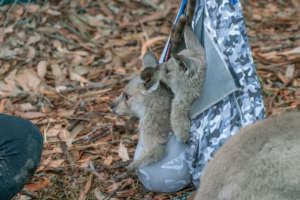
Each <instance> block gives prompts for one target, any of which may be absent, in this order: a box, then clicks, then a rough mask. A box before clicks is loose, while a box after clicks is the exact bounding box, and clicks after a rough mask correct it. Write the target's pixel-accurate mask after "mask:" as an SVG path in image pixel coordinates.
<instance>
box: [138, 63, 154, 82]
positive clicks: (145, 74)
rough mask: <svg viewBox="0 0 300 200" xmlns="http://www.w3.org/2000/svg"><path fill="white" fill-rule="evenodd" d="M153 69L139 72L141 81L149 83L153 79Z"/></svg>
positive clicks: (149, 68)
mask: <svg viewBox="0 0 300 200" xmlns="http://www.w3.org/2000/svg"><path fill="white" fill-rule="evenodd" d="M154 72H155V69H154V68H152V67H147V68H145V69H144V70H143V71H142V72H141V79H142V80H143V81H145V82H148V81H151V80H152V79H153V75H154Z"/></svg>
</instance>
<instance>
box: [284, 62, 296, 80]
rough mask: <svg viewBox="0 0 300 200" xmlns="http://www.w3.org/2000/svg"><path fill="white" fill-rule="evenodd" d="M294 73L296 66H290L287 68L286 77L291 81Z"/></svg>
mask: <svg viewBox="0 0 300 200" xmlns="http://www.w3.org/2000/svg"><path fill="white" fill-rule="evenodd" d="M294 72H295V65H289V66H288V67H287V68H286V71H285V76H286V77H287V78H288V79H291V78H293V77H294Z"/></svg>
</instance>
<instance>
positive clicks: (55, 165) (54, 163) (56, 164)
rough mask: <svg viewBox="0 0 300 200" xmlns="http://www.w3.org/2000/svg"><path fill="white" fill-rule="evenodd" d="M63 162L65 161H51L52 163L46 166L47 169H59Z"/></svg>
mask: <svg viewBox="0 0 300 200" xmlns="http://www.w3.org/2000/svg"><path fill="white" fill-rule="evenodd" d="M63 162H65V159H57V160H52V161H51V162H50V163H49V164H48V167H53V168H57V167H60V166H61V164H63Z"/></svg>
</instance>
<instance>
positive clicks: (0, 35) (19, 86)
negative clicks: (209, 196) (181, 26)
mask: <svg viewBox="0 0 300 200" xmlns="http://www.w3.org/2000/svg"><path fill="white" fill-rule="evenodd" d="M179 5H180V1H177V0H169V1H162V0H147V1H142V0H132V1H128V0H124V1H123V0H122V1H121V0H110V1H109V0H104V1H102V0H99V1H89V0H78V1H71V0H65V1H54V0H53V1H45V2H42V3H39V4H21V5H14V4H13V5H7V6H4V7H0V14H1V15H0V24H1V25H0V45H1V47H0V66H1V67H0V113H7V114H12V115H16V116H20V117H23V118H26V119H29V120H31V121H32V122H34V123H35V124H37V126H38V127H39V128H40V130H41V132H42V134H43V137H44V151H43V155H42V160H41V165H40V167H39V168H38V170H37V171H36V173H35V175H34V176H33V177H32V179H31V180H30V181H29V182H28V184H27V185H26V187H25V188H24V189H23V190H22V192H21V193H20V194H18V196H17V197H15V200H20V199H22V200H25V199H33V198H37V199H79V200H84V199H97V200H100V199H101V200H104V199H106V200H108V199H171V198H172V197H178V196H181V195H182V194H185V193H188V192H189V191H192V190H194V188H192V187H189V188H186V189H185V190H183V191H180V192H177V193H175V194H155V193H152V192H148V191H146V190H145V189H144V188H143V186H142V185H141V183H140V182H139V181H138V179H137V177H135V176H129V175H128V174H127V173H126V169H125V167H126V166H127V165H128V163H129V162H130V159H132V157H133V154H134V151H135V146H136V144H137V140H138V137H137V134H136V131H135V129H134V128H135V127H134V126H133V127H132V126H130V124H128V123H127V121H128V118H126V117H117V116H115V115H114V114H113V113H112V112H111V110H110V108H109V104H110V103H111V102H112V101H113V99H114V98H116V96H118V95H119V93H120V91H121V90H122V88H123V87H124V85H125V84H126V82H127V81H128V79H130V78H131V77H133V76H135V75H136V74H137V73H139V72H140V69H141V60H140V57H141V55H142V54H143V53H145V52H146V50H147V49H151V50H152V51H154V52H155V53H156V54H157V56H159V55H160V53H161V52H162V49H163V47H164V43H165V42H166V40H167V37H168V34H169V32H170V28H171V25H172V22H173V20H174V19H175V15H176V13H177V10H178V8H179ZM243 6H244V7H243V9H244V16H245V21H246V25H247V31H248V36H249V41H250V45H251V48H252V53H253V57H254V60H255V65H256V67H257V72H258V75H259V78H260V81H261V84H262V89H263V96H264V99H265V107H266V111H267V114H268V116H270V115H276V114H280V113H283V112H286V111H289V110H295V109H298V110H300V23H299V21H300V2H299V1H298V0H285V1H283V0H278V1H271V0H262V1H255V0H247V1H243ZM132 132H134V134H132Z"/></svg>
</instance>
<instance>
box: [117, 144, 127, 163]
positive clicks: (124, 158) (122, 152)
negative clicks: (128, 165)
mask: <svg viewBox="0 0 300 200" xmlns="http://www.w3.org/2000/svg"><path fill="white" fill-rule="evenodd" d="M119 156H120V158H121V159H122V161H127V160H129V155H128V151H127V148H126V147H125V146H124V144H123V142H122V141H121V142H120V146H119Z"/></svg>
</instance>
